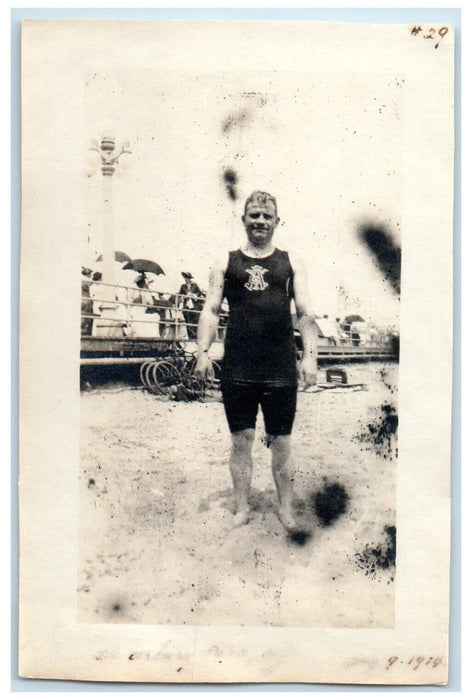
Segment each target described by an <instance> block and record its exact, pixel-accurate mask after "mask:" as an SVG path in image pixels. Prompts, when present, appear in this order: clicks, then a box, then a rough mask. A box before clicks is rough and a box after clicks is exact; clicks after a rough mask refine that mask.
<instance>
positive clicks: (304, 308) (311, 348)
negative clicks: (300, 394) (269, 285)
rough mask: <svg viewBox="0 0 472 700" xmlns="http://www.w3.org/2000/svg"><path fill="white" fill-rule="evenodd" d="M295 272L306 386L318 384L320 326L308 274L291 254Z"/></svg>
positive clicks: (303, 371) (302, 376)
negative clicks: (311, 296)
mask: <svg viewBox="0 0 472 700" xmlns="http://www.w3.org/2000/svg"><path fill="white" fill-rule="evenodd" d="M290 261H291V264H292V269H293V272H294V277H293V290H294V301H295V307H296V310H297V316H298V330H299V331H300V335H301V337H302V342H303V357H302V361H301V363H300V378H301V379H302V381H303V382H305V384H315V383H316V372H317V368H318V367H317V360H318V326H317V324H316V316H315V312H314V309H313V306H312V303H311V299H310V293H309V290H308V282H307V278H306V272H305V269H304V266H303V263H302V261H301V260H300V259H299V258H298V256H293V255H292V254H290Z"/></svg>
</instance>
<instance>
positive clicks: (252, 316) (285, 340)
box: [222, 248, 297, 386]
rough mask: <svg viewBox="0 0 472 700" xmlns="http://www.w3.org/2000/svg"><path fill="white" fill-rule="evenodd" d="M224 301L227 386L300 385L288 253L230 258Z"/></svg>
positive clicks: (232, 254)
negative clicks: (261, 384) (298, 382)
mask: <svg viewBox="0 0 472 700" xmlns="http://www.w3.org/2000/svg"><path fill="white" fill-rule="evenodd" d="M224 296H225V297H226V299H227V301H228V305H229V320H228V327H227V330H226V337H225V354H224V360H223V374H222V379H223V381H226V382H228V381H231V382H237V383H244V384H246V383H252V382H265V383H268V384H271V385H272V384H273V385H275V386H277V385H278V386H289V385H294V384H296V383H297V368H296V346H295V338H294V335H293V324H292V316H291V309H290V304H291V300H292V299H293V269H292V266H291V264H290V260H289V257H288V253H287V251H284V250H279V249H278V248H276V249H275V250H274V252H273V253H272V254H271V255H269V256H268V257H266V258H251V257H249V256H248V255H246V254H245V253H243V252H242V251H241V250H233V251H231V252H230V254H229V260H228V267H227V268H226V273H225V289H224Z"/></svg>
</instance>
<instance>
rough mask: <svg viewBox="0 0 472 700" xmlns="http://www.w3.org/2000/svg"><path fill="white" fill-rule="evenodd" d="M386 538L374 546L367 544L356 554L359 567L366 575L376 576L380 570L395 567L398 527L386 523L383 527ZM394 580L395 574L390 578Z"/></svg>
mask: <svg viewBox="0 0 472 700" xmlns="http://www.w3.org/2000/svg"><path fill="white" fill-rule="evenodd" d="M383 532H384V534H385V539H384V540H383V541H382V542H379V543H377V544H375V545H373V546H367V547H365V548H364V550H363V551H362V552H357V553H356V554H355V562H356V566H357V568H358V569H360V570H361V571H364V573H365V575H366V576H370V577H371V578H375V575H376V574H377V572H378V571H379V570H383V571H386V570H387V569H392V568H394V567H395V562H396V554H397V528H396V527H395V526H394V525H386V526H385V527H384V529H383ZM390 580H391V581H393V576H392V577H391V579H390Z"/></svg>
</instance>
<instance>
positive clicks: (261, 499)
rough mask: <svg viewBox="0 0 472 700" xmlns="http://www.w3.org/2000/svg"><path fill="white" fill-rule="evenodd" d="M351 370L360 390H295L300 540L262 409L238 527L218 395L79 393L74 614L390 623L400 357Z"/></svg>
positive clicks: (184, 620)
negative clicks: (304, 515) (280, 504)
mask: <svg viewBox="0 0 472 700" xmlns="http://www.w3.org/2000/svg"><path fill="white" fill-rule="evenodd" d="M345 369H346V371H347V375H348V382H349V383H352V384H354V383H362V384H364V385H365V386H364V388H362V387H357V388H351V389H343V388H337V389H333V390H326V391H314V392H310V391H309V392H301V393H299V395H298V411H297V419H296V422H295V426H294V431H293V455H294V459H295V463H296V466H297V469H298V475H297V479H296V489H297V492H298V495H299V496H300V497H301V498H302V499H303V500H304V502H305V503H306V504H307V506H308V508H309V511H308V512H309V513H311V515H310V517H311V518H312V519H313V525H314V532H313V535H312V537H311V538H309V539H308V540H306V541H305V542H304V543H303V542H296V541H293V540H291V539H290V538H289V537H288V536H287V533H286V532H285V530H284V528H283V526H282V525H281V523H280V522H279V520H278V518H277V514H276V494H275V488H274V483H273V480H272V475H271V470H270V451H269V450H268V449H267V447H266V446H265V445H264V443H263V430H262V425H261V424H262V420H261V419H260V420H259V422H258V426H257V431H256V440H255V449H254V475H253V484H252V486H253V488H252V496H251V506H252V511H251V519H250V522H249V523H248V524H247V525H245V526H243V527H240V528H237V529H233V528H232V526H231V523H232V511H233V500H232V488H231V480H230V474H229V470H228V466H227V460H228V452H229V445H230V441H229V433H228V430H227V427H226V421H225V417H224V411H223V406H222V404H221V403H220V402H219V401H217V400H209V401H206V402H204V403H202V402H193V403H182V402H170V401H163V400H159V399H158V398H157V397H156V396H154V395H151V394H150V393H148V392H147V391H145V390H144V389H143V388H132V387H129V386H119V385H114V387H113V388H102V389H95V390H94V391H91V392H84V393H82V395H81V423H82V428H81V472H80V475H79V561H78V618H79V621H81V622H89V623H91V622H97V623H98V622H126V623H145V624H187V625H198V624H201V625H275V626H286V625H289V626H322V627H392V626H393V625H394V602H395V597H394V591H395V587H394V585H395V584H394V578H395V567H394V558H395V483H396V479H395V472H396V458H395V449H396V435H395V434H394V433H395V428H396V412H395V408H396V398H397V397H396V385H397V372H398V366H397V365H396V364H394V363H380V362H375V363H370V364H355V365H345ZM323 374H324V371H323V370H321V371H320V375H323ZM321 378H322V377H321ZM310 509H311V510H310Z"/></svg>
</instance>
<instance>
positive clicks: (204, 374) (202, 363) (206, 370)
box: [195, 352, 214, 381]
mask: <svg viewBox="0 0 472 700" xmlns="http://www.w3.org/2000/svg"><path fill="white" fill-rule="evenodd" d="M195 376H196V377H198V379H203V380H204V381H208V380H210V379H213V377H214V371H213V362H212V361H211V360H210V358H209V357H208V353H206V352H205V353H203V352H202V353H200V354H199V356H198V359H197V364H196V365H195Z"/></svg>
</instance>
